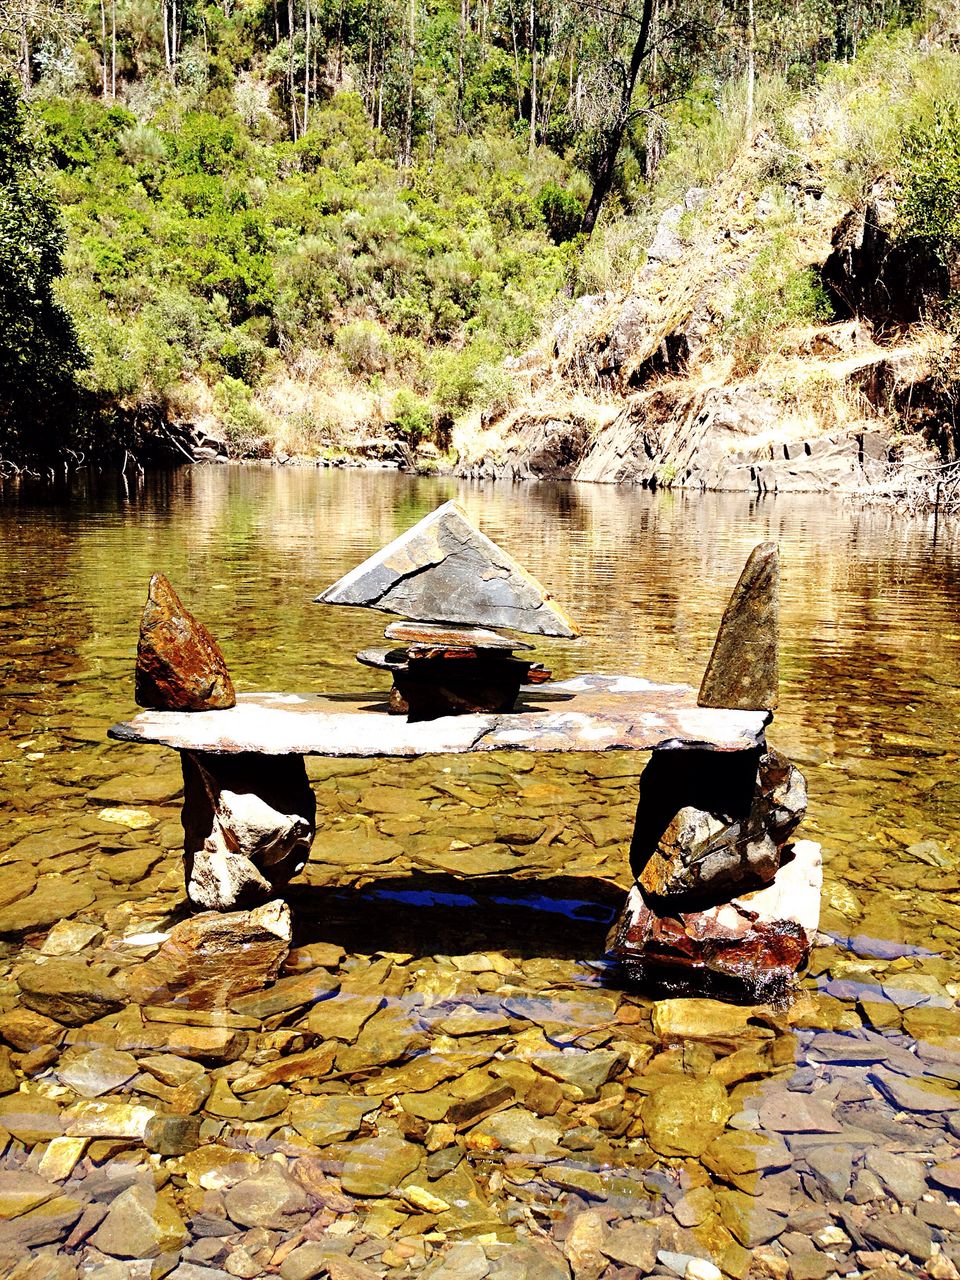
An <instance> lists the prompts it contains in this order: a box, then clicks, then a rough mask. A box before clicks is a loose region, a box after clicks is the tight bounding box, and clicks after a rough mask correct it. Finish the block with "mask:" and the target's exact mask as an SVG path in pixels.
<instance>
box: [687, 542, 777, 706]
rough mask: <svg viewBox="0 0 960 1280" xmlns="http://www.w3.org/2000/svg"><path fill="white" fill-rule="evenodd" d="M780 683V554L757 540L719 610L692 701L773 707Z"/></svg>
mask: <svg viewBox="0 0 960 1280" xmlns="http://www.w3.org/2000/svg"><path fill="white" fill-rule="evenodd" d="M779 684H780V552H779V550H778V548H777V544H776V543H775V542H761V543H760V545H759V546H758V547H754V549H753V551H752V552H751V553H750V558H749V559H748V560H747V563H746V565H745V566H744V570H743V573H742V574H741V575H740V580H739V582H738V583H737V585H736V586H735V587H734V589H733V594H732V595H731V597H730V600H729V602H728V603H727V607H726V609H725V610H724V614H723V620H722V621H721V623H720V630H719V631H718V632H717V638H716V641H715V642H714V646H713V653H711V655H710V661H709V662H708V663H707V669H706V672H705V673H704V676H703V683H702V684H701V685H700V693H699V696H698V697H697V702H698V704H699V705H700V706H701V707H731V708H738V709H740V710H742V711H772V710H773V709H774V708H775V707H776V705H777V700H778V694H779Z"/></svg>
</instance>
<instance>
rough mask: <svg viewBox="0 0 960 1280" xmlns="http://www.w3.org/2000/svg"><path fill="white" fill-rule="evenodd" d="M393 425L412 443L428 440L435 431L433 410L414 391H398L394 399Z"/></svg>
mask: <svg viewBox="0 0 960 1280" xmlns="http://www.w3.org/2000/svg"><path fill="white" fill-rule="evenodd" d="M392 425H393V427H394V428H395V430H396V431H397V432H398V433H399V434H400V435H401V436H402V437H403V438H404V440H409V441H410V442H411V444H416V443H417V442H418V441H419V440H426V439H428V438H429V436H430V434H431V432H432V431H433V411H432V409H431V408H430V406H429V404H427V402H426V401H425V400H421V399H420V398H419V396H415V395H414V394H413V393H412V392H410V391H406V390H401V391H398V392H397V394H396V396H395V397H394V400H393V423H392Z"/></svg>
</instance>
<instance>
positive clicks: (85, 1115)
mask: <svg viewBox="0 0 960 1280" xmlns="http://www.w3.org/2000/svg"><path fill="white" fill-rule="evenodd" d="M154 1115H156V1112H155V1111H153V1110H152V1108H150V1107H141V1106H138V1105H137V1104H135V1103H130V1102H114V1101H111V1100H107V1099H100V1098H95V1099H91V1100H90V1101H88V1102H77V1103H75V1104H74V1105H73V1106H72V1107H70V1108H68V1110H66V1111H65V1112H64V1113H63V1118H64V1122H65V1126H66V1131H67V1136H68V1137H71V1138H142V1137H143V1135H144V1131H145V1130H146V1127H147V1121H148V1120H151V1119H152V1118H153V1116H154Z"/></svg>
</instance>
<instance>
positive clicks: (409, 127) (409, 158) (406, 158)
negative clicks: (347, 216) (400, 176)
mask: <svg viewBox="0 0 960 1280" xmlns="http://www.w3.org/2000/svg"><path fill="white" fill-rule="evenodd" d="M416 18H417V0H410V17H409V24H410V25H409V33H408V35H409V43H408V45H407V109H406V116H405V119H404V122H403V145H402V148H401V159H400V164H401V167H402V168H409V166H410V165H411V164H412V163H413V65H414V61H415V56H416V54H415V50H416V44H415V40H416V31H415V27H416Z"/></svg>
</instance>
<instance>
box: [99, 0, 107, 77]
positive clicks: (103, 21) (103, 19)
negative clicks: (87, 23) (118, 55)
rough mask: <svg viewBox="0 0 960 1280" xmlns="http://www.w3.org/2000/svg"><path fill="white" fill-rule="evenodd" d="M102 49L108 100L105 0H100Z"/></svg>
mask: <svg viewBox="0 0 960 1280" xmlns="http://www.w3.org/2000/svg"><path fill="white" fill-rule="evenodd" d="M100 51H101V53H102V55H103V56H102V65H103V100H104V102H106V100H107V10H106V7H105V5H104V0H100Z"/></svg>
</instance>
